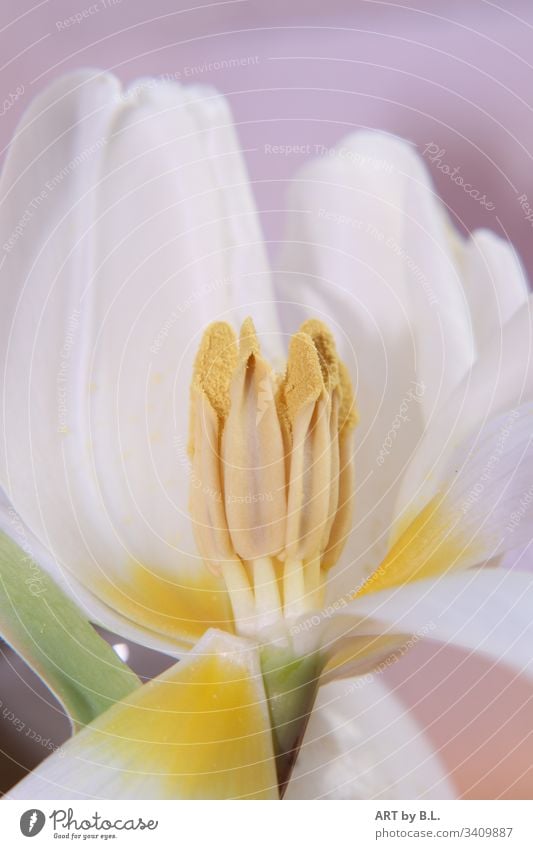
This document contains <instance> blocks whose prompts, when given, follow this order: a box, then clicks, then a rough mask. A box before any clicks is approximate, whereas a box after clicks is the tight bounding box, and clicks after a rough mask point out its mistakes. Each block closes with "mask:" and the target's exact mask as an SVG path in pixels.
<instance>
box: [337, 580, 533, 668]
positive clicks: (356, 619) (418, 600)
mask: <svg viewBox="0 0 533 849" xmlns="http://www.w3.org/2000/svg"><path fill="white" fill-rule="evenodd" d="M532 610H533V577H532V576H531V575H530V574H528V573H525V572H518V571H514V572H509V571H507V570H505V569H500V568H486V569H476V570H471V571H466V572H463V573H462V574H456V575H445V576H442V577H440V578H437V579H435V580H427V581H417V582H414V583H412V584H409V585H407V586H403V587H399V588H397V589H392V590H387V591H384V592H378V593H369V594H368V595H366V596H363V597H361V598H358V599H356V600H355V601H353V602H352V603H351V604H349V605H348V606H347V607H346V608H345V609H344V611H342V613H341V614H340V619H345V617H348V621H349V620H350V619H351V620H352V621H353V625H352V633H354V634H361V633H367V634H372V633H373V634H377V635H380V636H383V635H384V634H402V633H403V634H417V633H418V634H419V636H420V637H425V638H427V639H431V640H438V641H439V642H442V643H446V644H448V643H450V644H452V645H455V646H458V647H460V648H462V649H466V650H468V651H474V652H481V653H482V654H485V655H487V656H488V657H490V658H491V659H492V660H494V661H495V662H497V663H505V664H507V665H508V666H510V667H511V668H512V669H514V670H515V671H516V672H518V673H519V674H523V675H527V676H528V677H533V651H532V648H531V647H532V645H533V617H532V616H531V611H532ZM345 621H346V620H345ZM348 621H346V625H345V633H346V631H347V629H348Z"/></svg>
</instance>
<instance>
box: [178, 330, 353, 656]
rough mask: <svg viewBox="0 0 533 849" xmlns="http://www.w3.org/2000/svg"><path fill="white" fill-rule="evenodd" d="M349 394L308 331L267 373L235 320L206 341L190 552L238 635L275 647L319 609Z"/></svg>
mask: <svg viewBox="0 0 533 849" xmlns="http://www.w3.org/2000/svg"><path fill="white" fill-rule="evenodd" d="M355 423H356V413H355V405H354V396H353V390H352V387H351V383H350V379H349V376H348V372H347V369H346V367H345V366H344V365H343V363H342V362H341V361H340V360H339V358H338V356H337V352H336V349H335V343H334V340H333V337H332V335H331V334H330V332H329V330H328V329H327V328H326V326H325V325H324V324H322V323H321V322H319V321H316V320H310V321H307V322H305V323H304V324H303V325H302V327H301V328H300V330H299V332H298V333H296V334H295V335H294V336H293V337H292V338H291V341H290V346H289V354H288V359H287V367H286V371H285V373H284V374H283V375H277V374H275V373H274V371H273V370H272V368H271V367H270V365H269V364H268V363H267V361H266V360H265V359H264V358H263V357H262V355H261V350H260V347H259V342H258V339H257V335H256V332H255V328H254V326H253V323H252V321H251V319H246V321H245V322H244V323H243V326H242V328H241V333H240V338H239V339H238V340H237V337H236V335H235V333H234V332H233V330H232V328H231V327H230V326H229V325H228V324H226V323H223V322H217V323H215V324H212V325H211V326H210V327H208V329H207V330H206V332H205V334H204V336H203V338H202V342H201V345H200V349H199V351H198V355H197V358H196V364H195V371H194V377H193V382H192V388H191V439H190V453H191V457H192V477H191V499H190V509H191V516H192V521H193V527H194V532H195V539H196V543H197V546H198V550H199V552H200V554H201V556H202V557H203V559H204V560H205V562H206V564H207V566H208V567H209V568H210V569H211V570H213V571H215V572H216V573H217V574H218V575H221V576H222V577H223V579H224V581H225V583H226V587H227V590H228V593H229V595H230V599H231V603H232V607H233V614H234V618H235V625H236V629H237V631H238V632H239V633H240V634H243V635H246V636H250V635H253V636H254V637H258V638H264V637H265V635H267V638H268V641H272V640H273V639H274V640H275V639H276V638H277V637H278V636H279V637H280V638H281V637H283V635H284V634H286V632H287V623H288V622H290V621H291V620H294V618H295V617H297V616H300V615H301V614H305V613H307V612H309V611H311V610H315V609H317V608H319V607H320V606H321V604H322V598H323V586H324V577H325V573H326V571H327V570H328V569H330V568H331V567H332V566H333V565H334V564H335V563H336V561H337V559H338V557H339V555H340V553H341V550H342V547H343V545H344V542H345V539H346V536H347V533H348V529H349V525H350V517H351V502H352V498H353V473H352V456H351V455H352V438H351V436H352V432H353V428H354V425H355Z"/></svg>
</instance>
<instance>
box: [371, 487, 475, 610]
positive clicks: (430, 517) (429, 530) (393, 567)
mask: <svg viewBox="0 0 533 849" xmlns="http://www.w3.org/2000/svg"><path fill="white" fill-rule="evenodd" d="M458 521H459V522H460V518H458V516H457V515H453V514H452V513H451V512H450V511H449V509H448V508H447V507H446V506H444V505H443V502H442V497H440V496H435V497H434V498H433V499H432V500H431V501H430V502H429V503H428V504H426V506H425V507H424V508H423V510H421V511H420V513H418V515H417V516H416V518H415V519H414V520H413V521H412V522H411V523H410V524H409V525H408V527H407V528H406V530H405V531H404V532H403V533H402V534H401V536H400V537H399V538H398V539H397V540H396V542H395V543H394V544H393V546H392V548H391V549H390V551H389V553H388V554H387V556H386V557H385V559H384V560H383V562H382V563H381V565H380V566H378V568H377V569H376V571H375V572H373V573H372V574H371V575H370V577H369V578H368V579H367V581H366V582H365V583H364V584H363V586H362V587H361V589H360V590H358V592H357V593H355V594H354V598H357V597H358V596H361V595H366V594H367V593H370V592H378V591H379V590H387V589H390V588H391V587H396V586H399V585H401V584H408V583H410V582H411V581H418V580H420V579H422V578H434V577H436V576H437V575H442V574H444V573H445V572H449V571H451V570H455V569H459V568H461V565H462V563H464V562H465V561H467V562H468V563H470V562H471V561H472V557H473V556H474V554H475V552H476V550H477V549H479V553H480V554H479V556H480V557H481V558H482V556H483V550H484V548H485V546H484V545H483V543H482V542H481V541H477V542H476V541H474V542H472V541H471V540H470V539H469V538H468V537H467V536H466V535H465V534H464V533H462V532H461V528H460V527H459V528H458V527H457V523H458Z"/></svg>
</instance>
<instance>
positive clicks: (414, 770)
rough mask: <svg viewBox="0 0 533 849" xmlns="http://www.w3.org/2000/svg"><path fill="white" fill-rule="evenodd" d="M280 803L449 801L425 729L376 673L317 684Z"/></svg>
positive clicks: (450, 795)
mask: <svg viewBox="0 0 533 849" xmlns="http://www.w3.org/2000/svg"><path fill="white" fill-rule="evenodd" d="M285 798H286V799H452V798H454V790H453V787H452V785H451V783H450V781H449V780H448V778H447V776H446V774H445V771H444V768H443V766H442V765H441V763H440V762H439V758H438V755H437V753H436V752H435V751H433V750H432V747H431V745H430V743H429V741H428V740H427V739H426V737H425V735H424V732H423V731H422V729H421V728H419V727H418V725H417V723H416V721H415V719H414V718H413V716H412V715H411V714H410V713H409V711H408V710H407V708H406V707H405V706H404V705H403V704H402V702H401V701H400V700H399V699H398V698H396V696H395V695H394V693H393V692H392V691H391V690H389V688H388V687H387V686H386V685H385V684H384V683H383V682H382V681H380V680H379V677H378V675H376V674H374V675H370V674H369V675H365V676H363V677H360V678H353V679H351V680H347V681H336V682H334V683H332V684H327V685H325V686H324V687H321V689H320V691H319V695H318V698H317V702H316V705H315V708H314V710H313V713H312V714H311V719H310V721H309V726H308V728H307V731H306V734H305V737H304V740H303V743H302V748H301V749H300V753H299V756H298V760H297V761H296V766H295V769H294V773H293V777H292V779H291V781H290V783H289V786H288V788H287V793H286V795H285Z"/></svg>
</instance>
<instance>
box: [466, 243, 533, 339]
mask: <svg viewBox="0 0 533 849" xmlns="http://www.w3.org/2000/svg"><path fill="white" fill-rule="evenodd" d="M458 243H459V240H458ZM458 251H459V254H460V256H459V272H460V274H461V279H462V282H463V288H464V291H465V294H466V297H467V300H468V305H469V308H470V314H471V316H472V325H473V328H474V335H475V341H476V348H477V350H480V349H481V348H482V347H483V346H484V345H485V344H487V342H488V343H493V342H494V339H498V338H499V335H500V329H501V327H502V325H503V324H505V322H506V321H508V320H509V319H510V318H511V317H512V316H513V315H514V314H515V313H516V312H517V310H518V309H519V308H520V307H521V306H523V305H524V303H525V302H526V301H527V298H528V285H527V280H526V278H525V275H524V270H523V268H522V264H521V262H520V259H519V257H518V255H517V253H516V251H515V250H514V248H513V247H512V245H511V244H509V242H506V241H504V240H503V239H501V238H499V237H498V236H496V235H495V233H493V232H492V231H491V230H476V231H475V232H474V233H472V235H471V237H470V238H469V239H468V240H467V241H466V242H463V241H462V240H461V242H460V243H459V244H458Z"/></svg>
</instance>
